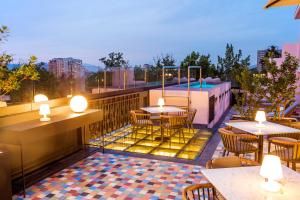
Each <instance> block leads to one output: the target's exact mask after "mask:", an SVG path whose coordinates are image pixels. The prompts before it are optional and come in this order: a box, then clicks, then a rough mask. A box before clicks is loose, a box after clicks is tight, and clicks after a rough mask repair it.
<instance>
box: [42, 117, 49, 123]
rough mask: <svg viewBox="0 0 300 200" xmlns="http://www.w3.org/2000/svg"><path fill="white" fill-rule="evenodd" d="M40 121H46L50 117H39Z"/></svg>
mask: <svg viewBox="0 0 300 200" xmlns="http://www.w3.org/2000/svg"><path fill="white" fill-rule="evenodd" d="M40 121H41V122H48V121H50V118H49V117H42V118H40Z"/></svg>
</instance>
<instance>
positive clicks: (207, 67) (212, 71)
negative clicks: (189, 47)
mask: <svg viewBox="0 0 300 200" xmlns="http://www.w3.org/2000/svg"><path fill="white" fill-rule="evenodd" d="M180 66H181V68H182V72H183V73H182V74H187V68H188V66H201V67H202V77H207V76H218V71H217V69H216V67H215V65H214V64H212V63H211V60H210V55H209V54H208V55H201V54H200V53H199V52H195V51H193V52H192V53H191V54H189V55H187V56H186V57H185V59H184V60H183V61H182V62H181V64H180ZM199 70H200V69H197V70H196V79H199V78H200V77H199Z"/></svg>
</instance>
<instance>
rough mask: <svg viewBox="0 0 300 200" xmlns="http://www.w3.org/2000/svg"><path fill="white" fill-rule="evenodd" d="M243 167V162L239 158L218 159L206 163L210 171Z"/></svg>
mask: <svg viewBox="0 0 300 200" xmlns="http://www.w3.org/2000/svg"><path fill="white" fill-rule="evenodd" d="M241 166H242V161H241V159H240V158H239V157H237V156H228V157H221V158H216V159H213V160H210V161H208V162H207V163H206V168H208V169H217V168H229V167H241Z"/></svg>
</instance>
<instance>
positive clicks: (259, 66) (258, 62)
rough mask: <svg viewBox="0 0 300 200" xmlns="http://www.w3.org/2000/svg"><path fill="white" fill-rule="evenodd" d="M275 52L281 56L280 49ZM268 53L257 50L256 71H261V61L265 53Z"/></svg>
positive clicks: (265, 50)
mask: <svg viewBox="0 0 300 200" xmlns="http://www.w3.org/2000/svg"><path fill="white" fill-rule="evenodd" d="M276 51H277V52H278V53H279V54H281V53H282V50H281V49H276ZM267 52H268V49H264V50H258V51H257V70H258V71H261V70H262V62H261V61H262V59H263V58H264V57H265V56H266V53H267Z"/></svg>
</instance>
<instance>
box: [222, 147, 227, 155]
mask: <svg viewBox="0 0 300 200" xmlns="http://www.w3.org/2000/svg"><path fill="white" fill-rule="evenodd" d="M225 154H226V150H225V149H224V151H223V155H222V156H223V157H224V156H225Z"/></svg>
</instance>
